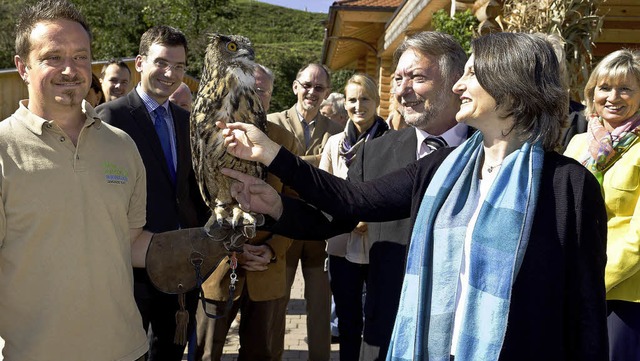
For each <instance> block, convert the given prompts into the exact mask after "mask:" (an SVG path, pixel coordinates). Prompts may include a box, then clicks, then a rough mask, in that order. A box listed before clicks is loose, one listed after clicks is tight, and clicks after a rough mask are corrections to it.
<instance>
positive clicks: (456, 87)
mask: <svg viewBox="0 0 640 361" xmlns="http://www.w3.org/2000/svg"><path fill="white" fill-rule="evenodd" d="M465 88H466V87H465V85H464V82H463V81H462V78H460V79H458V81H457V82H456V83H455V84H453V88H451V90H452V91H453V92H454V93H456V94H462V92H464V90H465Z"/></svg>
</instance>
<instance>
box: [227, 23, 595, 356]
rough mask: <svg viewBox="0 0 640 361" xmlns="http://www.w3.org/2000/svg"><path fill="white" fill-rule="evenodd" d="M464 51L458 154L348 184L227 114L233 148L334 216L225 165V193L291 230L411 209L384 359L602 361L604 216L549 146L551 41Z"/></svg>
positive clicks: (494, 41)
mask: <svg viewBox="0 0 640 361" xmlns="http://www.w3.org/2000/svg"><path fill="white" fill-rule="evenodd" d="M472 47H473V54H472V56H471V57H470V58H469V61H468V62H467V64H466V66H465V71H464V74H463V76H462V77H461V78H460V79H459V80H458V82H457V83H456V84H455V85H454V86H453V91H454V92H455V93H456V94H458V95H459V96H460V99H461V100H462V104H461V106H460V110H459V111H458V113H457V114H456V120H457V121H458V122H464V123H466V124H468V125H470V126H472V127H475V128H476V129H478V132H476V134H475V135H473V136H472V137H471V138H470V139H469V140H468V141H466V142H465V143H463V144H462V145H460V146H459V147H458V148H456V149H455V150H451V149H446V148H443V149H439V150H437V151H435V152H433V153H431V154H430V155H428V156H426V157H424V158H422V159H420V160H418V161H416V162H415V163H412V164H410V165H408V166H407V167H406V168H404V169H401V170H398V171H396V172H394V173H391V174H388V175H386V176H384V177H381V178H378V179H376V180H373V181H368V182H364V183H358V184H350V183H349V182H347V181H344V180H341V179H337V178H335V177H332V176H330V175H329V174H327V173H324V172H321V171H318V170H315V169H313V167H311V166H309V165H307V164H305V163H304V162H303V161H301V160H299V159H298V158H296V157H295V156H293V155H291V154H290V153H287V152H286V151H285V150H282V149H281V148H280V147H279V146H278V145H277V144H274V143H272V142H270V141H269V140H268V138H266V137H265V136H264V135H262V134H261V133H259V131H258V130H257V128H254V127H250V126H247V125H242V124H238V123H234V124H229V125H228V127H229V128H230V129H228V130H225V133H226V135H227V138H226V140H225V141H226V143H227V144H228V146H229V148H228V150H229V152H231V153H232V154H234V155H237V156H239V157H241V158H246V159H247V158H248V159H253V160H257V161H260V162H262V163H264V164H266V165H268V166H269V171H270V172H272V173H274V174H276V175H278V176H280V177H281V179H282V180H283V182H285V183H286V184H290V185H291V186H292V187H293V188H294V189H295V190H296V191H298V192H299V194H300V195H301V197H302V198H303V199H304V200H306V201H307V202H309V203H311V204H313V205H314V206H316V207H318V208H319V209H321V210H323V211H324V212H326V213H328V214H330V215H332V216H333V218H332V221H331V222H329V221H328V220H327V219H326V218H325V221H323V218H322V215H317V217H316V218H315V223H312V222H311V221H310V220H309V218H308V217H309V215H307V214H306V213H305V212H309V213H311V212H313V211H314V209H313V208H311V207H309V206H308V205H306V204H305V203H303V202H302V201H295V200H291V199H288V198H280V197H278V196H277V194H275V191H273V190H272V189H268V188H267V187H265V186H264V184H263V182H262V181H261V180H258V179H255V178H251V177H249V176H246V175H244V174H242V173H239V172H234V171H225V173H226V174H228V175H230V176H233V177H235V178H237V179H238V180H240V181H241V182H243V183H238V184H236V185H235V186H234V187H233V189H232V193H234V194H235V196H236V198H237V199H238V201H239V202H240V203H241V204H242V205H243V207H244V209H250V210H252V211H255V212H260V213H266V214H268V215H270V216H271V217H272V218H274V219H276V220H277V222H276V223H275V224H274V225H272V230H273V231H275V232H276V233H282V234H288V235H291V234H295V237H300V236H302V235H304V234H306V233H305V232H307V233H308V234H317V233H318V232H323V230H324V229H326V228H330V227H331V226H333V227H334V228H333V229H334V230H335V229H338V228H340V227H341V226H344V227H345V228H346V227H348V226H349V225H351V226H352V225H353V224H354V222H355V220H364V221H374V222H380V221H388V220H392V219H397V218H403V217H407V216H409V215H410V216H411V218H412V220H413V222H414V228H413V232H412V238H411V243H410V246H409V252H408V259H407V266H406V271H405V278H404V282H403V289H402V296H401V300H400V308H399V311H398V315H397V317H396V322H395V328H394V333H393V337H392V341H391V346H390V349H389V353H388V355H387V360H394V361H395V360H398V361H401V360H402V361H404V360H442V361H448V360H450V359H453V358H455V360H456V361H467V360H482V361H493V360H518V361H521V360H532V361H533V360H535V361H540V360H567V361H568V360H581V361H585V360H607V329H606V305H605V290H604V281H603V276H604V266H605V262H606V255H605V245H606V213H605V208H604V204H603V199H602V196H601V195H600V190H599V186H598V183H597V181H596V180H595V178H594V177H593V176H592V175H591V174H590V173H589V172H588V171H586V169H584V167H582V166H581V165H580V164H579V163H578V162H576V161H574V160H572V159H569V158H566V157H564V156H562V155H559V154H558V153H556V152H554V151H553V149H554V148H555V146H556V145H557V142H558V140H559V137H560V129H561V127H560V125H561V124H562V122H563V121H564V119H565V118H566V109H567V102H568V94H567V92H566V91H565V90H564V88H563V85H562V83H561V80H560V76H559V73H558V61H557V59H556V57H555V54H554V52H553V49H552V47H551V46H550V44H549V43H547V42H546V41H545V40H543V39H541V38H539V37H536V36H533V35H529V34H518V33H498V34H491V35H487V36H484V37H481V38H478V39H476V40H474V41H473V43H472ZM221 126H222V125H221ZM324 232H326V231H324Z"/></svg>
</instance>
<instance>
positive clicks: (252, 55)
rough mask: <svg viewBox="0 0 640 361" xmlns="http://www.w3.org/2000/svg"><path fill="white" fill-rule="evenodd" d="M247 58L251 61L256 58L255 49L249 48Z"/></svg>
mask: <svg viewBox="0 0 640 361" xmlns="http://www.w3.org/2000/svg"><path fill="white" fill-rule="evenodd" d="M247 58H249V60H251V61H254V60H256V53H255V52H254V51H253V49H247Z"/></svg>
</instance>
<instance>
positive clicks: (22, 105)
mask: <svg viewBox="0 0 640 361" xmlns="http://www.w3.org/2000/svg"><path fill="white" fill-rule="evenodd" d="M18 105H19V107H18V110H16V112H15V113H14V114H13V115H14V116H15V117H16V118H18V119H19V120H20V121H22V122H23V123H24V124H25V126H26V127H27V128H28V129H29V130H30V131H31V132H33V133H34V134H36V135H42V128H44V127H45V126H47V127H49V128H50V127H51V125H53V124H55V122H54V121H53V120H47V119H44V118H41V117H40V116H38V115H35V114H33V113H32V112H31V110H29V108H28V106H29V99H23V100H21V101H20V102H19V103H18ZM82 113H83V114H85V116H86V119H85V121H84V128H88V127H90V126H92V125H95V127H96V128H97V129H100V127H101V126H102V120H101V119H100V117H99V116H98V114H97V113H96V111H95V110H94V109H93V107H92V106H91V104H89V102H87V101H86V100H82Z"/></svg>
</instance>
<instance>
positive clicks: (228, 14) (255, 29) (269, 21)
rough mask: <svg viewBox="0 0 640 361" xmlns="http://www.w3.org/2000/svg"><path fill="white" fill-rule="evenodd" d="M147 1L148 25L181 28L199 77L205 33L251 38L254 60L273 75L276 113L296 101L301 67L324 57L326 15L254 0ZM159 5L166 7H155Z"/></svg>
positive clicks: (191, 68) (145, 15) (191, 69)
mask: <svg viewBox="0 0 640 361" xmlns="http://www.w3.org/2000/svg"><path fill="white" fill-rule="evenodd" d="M146 2H147V5H146V6H145V7H144V9H143V10H142V13H143V18H144V21H145V22H146V23H147V25H148V26H152V25H155V24H167V25H171V26H175V27H177V28H179V29H181V30H183V31H184V32H185V34H186V35H187V38H188V40H189V59H188V60H189V61H188V63H189V65H188V73H189V74H190V75H192V76H195V77H196V78H197V77H199V76H200V73H201V71H202V66H203V59H204V52H205V50H206V46H207V38H208V35H207V34H210V33H212V32H216V33H222V34H238V35H244V36H246V37H248V38H249V39H250V40H251V42H252V43H253V44H254V48H255V51H256V61H258V62H259V63H261V64H263V65H265V66H267V67H268V68H270V69H271V70H272V71H273V72H274V74H275V78H276V85H275V87H274V92H273V96H272V100H271V109H272V111H281V110H284V109H287V108H289V107H290V106H291V105H292V104H293V103H295V101H296V99H295V96H294V95H293V93H292V91H291V86H290V84H292V83H293V80H294V79H295V75H296V73H297V72H298V69H299V68H301V67H302V66H303V65H304V64H306V63H310V62H317V61H319V60H320V55H321V54H320V52H321V50H322V37H323V34H324V25H323V23H322V22H323V21H324V20H325V19H326V14H317V13H308V12H304V11H298V10H292V9H287V8H283V7H279V6H273V5H269V4H266V3H261V2H257V1H253V0H235V1H234V0H216V1H215V3H214V2H213V1H210V0H146ZM214 5H215V6H214ZM158 8H162V9H165V11H162V12H158V11H155V10H154V9H158ZM193 9H198V11H194V10H193ZM283 19H287V20H286V21H283Z"/></svg>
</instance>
